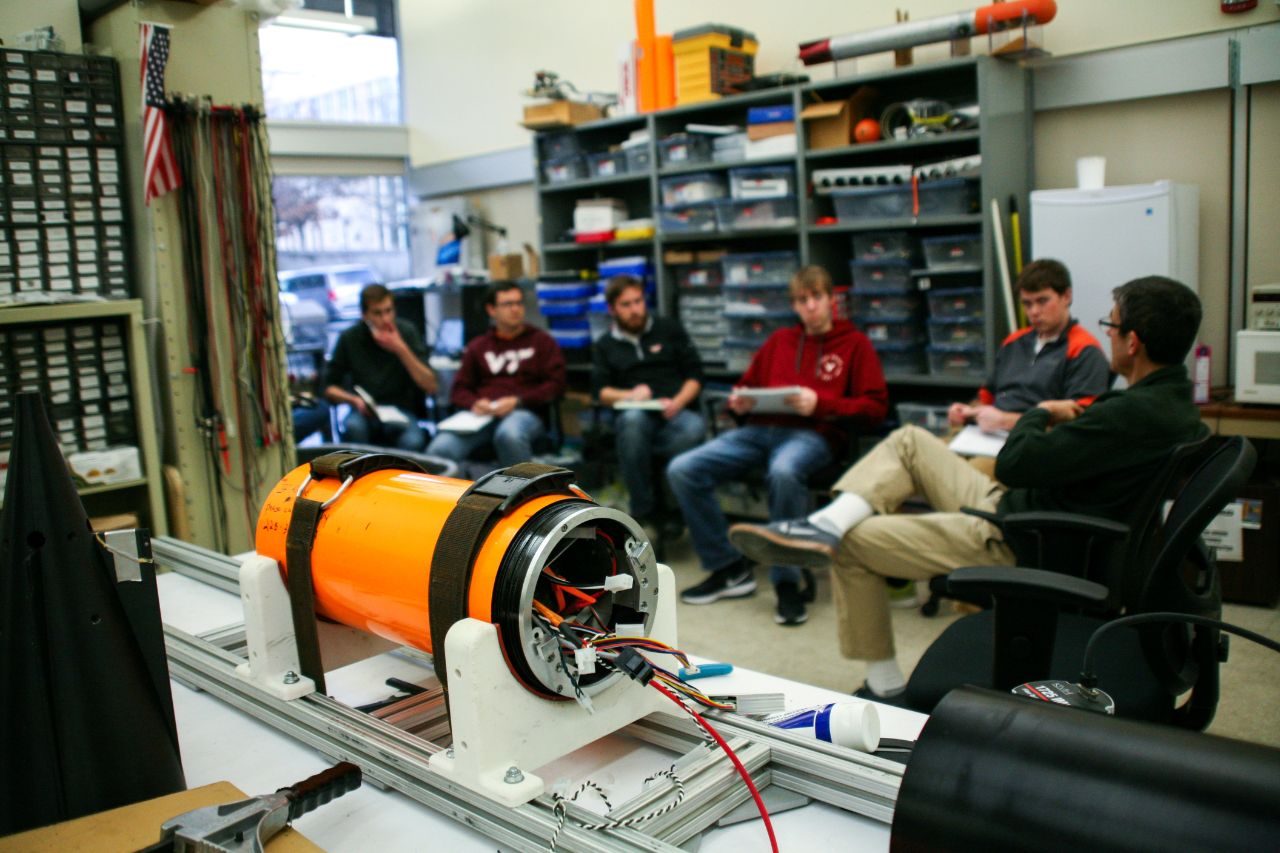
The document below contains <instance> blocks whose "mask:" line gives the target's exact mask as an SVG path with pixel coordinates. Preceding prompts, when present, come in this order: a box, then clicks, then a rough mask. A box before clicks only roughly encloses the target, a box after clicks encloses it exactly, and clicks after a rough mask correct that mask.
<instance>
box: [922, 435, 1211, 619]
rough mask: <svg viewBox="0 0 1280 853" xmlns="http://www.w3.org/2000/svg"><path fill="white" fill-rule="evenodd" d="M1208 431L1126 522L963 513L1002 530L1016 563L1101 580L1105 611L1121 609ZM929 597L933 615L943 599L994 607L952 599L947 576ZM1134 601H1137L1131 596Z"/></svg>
mask: <svg viewBox="0 0 1280 853" xmlns="http://www.w3.org/2000/svg"><path fill="white" fill-rule="evenodd" d="M1209 438H1210V431H1209V428H1208V427H1206V426H1204V425H1203V424H1202V425H1201V427H1200V431H1199V433H1198V434H1197V435H1196V437H1195V438H1194V439H1192V440H1191V441H1188V442H1186V443H1185V444H1180V445H1178V446H1177V447H1175V448H1174V449H1173V450H1172V451H1170V453H1169V457H1168V459H1167V460H1166V461H1165V463H1164V464H1163V465H1161V466H1160V468H1159V470H1158V471H1157V472H1156V474H1155V475H1154V476H1153V477H1152V479H1151V481H1150V483H1149V484H1148V487H1147V489H1146V491H1145V492H1143V493H1142V494H1141V495H1139V496H1138V498H1137V499H1136V500H1135V501H1134V502H1133V503H1132V504H1131V505H1130V510H1129V513H1128V514H1127V516H1126V518H1125V521H1124V522H1116V521H1111V520H1110V519H1105V518H1097V517H1093V516H1085V515H1079V514H1076V513H1065V512H1024V513H1014V514H1011V515H1007V516H1003V517H1002V516H998V515H996V514H995V513H990V512H984V511H982V510H977V509H973V508H971V507H968V508H965V509H964V512H965V513H967V514H969V515H974V516H977V517H979V518H982V519H985V520H986V521H989V522H990V523H991V524H993V525H995V526H996V527H997V528H999V529H1000V532H1001V535H1002V537H1003V539H1004V541H1005V543H1006V544H1007V545H1008V546H1009V548H1010V550H1012V551H1013V555H1014V560H1015V564H1016V565H1018V566H1023V567H1027V568H1035V569H1044V570H1045V571H1051V572H1057V573H1059V574H1064V575H1072V576H1074V577H1081V578H1084V579H1086V580H1092V581H1096V582H1098V583H1100V584H1102V585H1103V586H1105V587H1107V589H1108V590H1110V594H1109V596H1108V599H1107V603H1106V611H1107V612H1110V613H1114V612H1116V611H1118V610H1119V608H1120V607H1121V602H1122V599H1124V598H1125V596H1124V585H1123V584H1122V583H1119V582H1118V580H1119V579H1120V578H1121V577H1122V576H1123V575H1124V571H1125V567H1126V566H1131V565H1134V564H1135V563H1136V562H1137V561H1140V560H1146V561H1149V560H1150V559H1151V558H1152V556H1154V555H1153V554H1151V553H1146V554H1144V553H1143V549H1149V548H1150V543H1151V536H1152V533H1153V532H1154V530H1155V529H1156V528H1158V527H1159V526H1160V520H1161V509H1162V507H1163V504H1164V502H1165V501H1166V500H1168V499H1169V498H1170V497H1172V489H1173V487H1174V486H1175V485H1177V484H1179V483H1180V482H1181V481H1182V480H1183V479H1185V478H1186V477H1187V475H1188V474H1190V473H1191V471H1192V470H1194V469H1195V467H1196V466H1197V465H1198V464H1199V462H1200V461H1201V460H1202V459H1203V457H1204V455H1205V454H1206V453H1207V451H1208V449H1209ZM929 590H930V597H929V600H928V601H927V602H925V603H924V604H923V605H921V608H920V609H921V612H923V613H924V615H926V616H932V615H934V614H935V613H936V612H937V611H938V606H939V603H940V602H941V600H942V599H943V598H948V597H951V598H957V599H959V600H964V601H968V602H969V603H971V604H977V605H980V606H983V607H989V606H990V604H991V600H990V596H986V595H979V596H976V597H966V596H960V595H954V594H953V595H948V593H947V583H946V576H941V577H936V578H933V579H932V580H931V581H930V582H929ZM1128 598H1129V600H1132V596H1129V597H1128Z"/></svg>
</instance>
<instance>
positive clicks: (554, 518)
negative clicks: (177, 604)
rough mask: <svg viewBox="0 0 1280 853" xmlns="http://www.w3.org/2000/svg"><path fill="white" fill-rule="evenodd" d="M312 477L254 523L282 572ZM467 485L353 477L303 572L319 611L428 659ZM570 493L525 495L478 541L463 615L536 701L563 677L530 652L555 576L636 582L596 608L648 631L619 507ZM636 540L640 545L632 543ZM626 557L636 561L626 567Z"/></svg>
mask: <svg viewBox="0 0 1280 853" xmlns="http://www.w3.org/2000/svg"><path fill="white" fill-rule="evenodd" d="M309 474H310V466H308V465H303V466H301V467H298V468H296V469H294V470H293V471H291V472H289V473H288V474H286V475H285V476H284V478H283V479H282V480H280V482H279V483H277V484H276V486H275V488H273V489H272V490H271V492H270V494H269V495H268V496H267V499H266V501H265V503H264V504H263V506H262V510H261V512H260V513H259V515H258V525H257V532H256V539H255V547H256V550H257V552H258V553H259V554H262V555H263V556H266V557H270V558H272V559H274V560H276V561H277V562H279V563H280V565H281V567H282V570H283V571H284V572H285V573H286V574H287V573H288V571H289V566H288V555H287V545H286V542H287V537H288V532H289V525H290V521H291V516H292V513H293V509H294V505H295V502H296V500H297V495H298V490H299V488H300V487H302V486H303V484H304V482H306V480H307V477H308V475H309ZM341 485H342V484H341V481H340V480H337V479H335V478H323V479H314V480H312V481H311V482H309V483H307V484H306V487H305V490H304V492H303V494H304V495H305V497H307V498H310V499H311V500H315V501H321V502H323V501H326V500H328V499H330V498H331V497H333V496H334V495H335V494H336V493H337V492H338V489H339V488H340V486H341ZM471 485H472V483H471V482H470V481H468V480H455V479H450V478H446V477H437V476H434V475H431V474H422V473H416V472H410V471H400V470H380V471H375V472H373V473H370V474H366V475H365V476H363V477H360V478H358V479H356V480H353V481H352V482H351V484H350V485H349V486H348V487H347V489H346V490H345V491H343V492H342V494H341V495H339V496H338V498H337V499H336V500H334V502H333V503H332V504H331V505H330V506H329V507H328V508H326V509H325V510H324V512H323V513H322V515H321V516H320V520H319V522H318V523H317V525H316V533H315V538H314V540H313V544H312V548H311V574H312V585H313V587H314V591H315V604H316V612H317V614H319V615H321V616H325V617H327V618H329V619H332V620H334V621H336V622H340V623H342V624H344V625H348V626H350V627H353V628H358V629H360V630H363V631H368V632H369V633H372V634H376V635H378V636H380V637H384V638H386V639H388V640H391V641H393V642H396V643H401V644H404V645H408V646H413V647H415V648H418V649H421V650H423V651H426V652H432V651H433V650H432V642H431V614H430V606H429V598H430V596H429V589H430V584H431V570H432V557H433V555H434V554H435V551H436V545H437V543H438V542H439V540H440V536H441V532H442V530H443V529H444V525H445V522H446V521H447V520H448V518H449V516H450V514H451V513H452V512H453V510H454V508H455V507H456V505H457V503H458V500H459V499H460V498H461V497H462V496H463V494H464V493H465V492H466V491H467V489H468V488H470V487H471ZM571 489H572V490H571V491H569V492H567V493H556V494H542V495H538V496H536V497H532V498H529V499H528V500H525V501H524V502H522V503H519V504H518V505H516V506H515V507H514V508H512V509H511V510H510V511H509V512H507V513H506V514H505V515H503V516H501V517H500V518H499V519H498V520H497V521H496V522H495V523H494V524H493V525H492V526H491V527H490V528H489V529H488V531H487V533H485V534H484V541H483V543H482V544H481V546H480V547H479V548H478V549H477V551H476V557H475V559H474V561H473V563H472V565H471V567H470V586H469V588H468V590H467V615H468V616H470V617H471V618H474V619H479V620H481V621H484V622H489V623H492V624H494V625H497V626H498V627H499V631H500V638H501V641H502V645H503V650H504V655H505V656H506V657H507V659H508V661H509V662H512V661H513V659H517V658H518V659H520V661H519V662H518V664H513V667H512V668H513V672H514V673H515V674H516V675H517V677H518V678H519V680H521V681H522V682H523V683H525V685H526V686H528V687H530V689H533V690H535V691H536V692H542V693H552V692H560V690H559V688H561V687H563V686H564V685H563V684H560V683H559V679H560V677H561V676H558V675H556V674H555V673H554V670H553V669H550V670H546V671H544V669H545V668H544V667H542V665H541V663H540V661H541V660H542V659H543V658H544V657H545V656H544V655H539V654H538V651H537V648H538V647H539V646H540V645H544V644H545V643H546V641H547V637H548V636H549V635H550V634H551V633H552V632H553V628H551V627H550V626H548V625H546V624H541V623H539V621H538V620H539V617H538V616H536V615H534V612H535V610H536V609H539V608H540V609H541V610H542V611H543V612H545V610H546V608H547V607H548V606H550V605H553V604H554V598H555V596H554V595H553V593H554V592H555V590H554V583H555V582H559V581H560V580H562V578H561V576H562V575H566V574H573V573H577V574H576V576H577V577H578V578H579V580H582V579H583V578H587V577H589V578H590V582H591V583H594V584H602V583H603V581H604V577H605V576H606V575H609V574H611V573H612V574H619V573H628V574H632V575H634V577H635V582H634V584H633V585H632V586H633V587H634V590H635V591H634V592H625V593H622V594H619V595H611V597H610V600H609V601H608V602H607V603H604V602H602V603H601V605H600V608H599V609H600V610H601V611H603V612H604V614H605V615H604V620H605V621H606V622H609V621H611V614H612V619H613V620H615V621H616V620H621V621H624V622H635V621H640V622H646V621H647V619H646V617H648V616H649V615H651V613H652V606H653V604H654V598H653V595H652V590H647V591H646V588H647V587H649V585H650V577H651V575H650V572H656V568H655V563H654V561H653V557H652V549H651V548H648V547H647V546H648V542H647V539H645V538H644V533H643V531H642V530H641V529H640V528H639V526H638V525H636V523H635V522H634V521H632V520H631V519H630V518H628V517H627V516H625V515H623V514H622V513H620V512H618V511H617V510H613V509H609V508H607V507H601V506H599V505H597V504H595V503H594V502H593V501H591V500H590V498H589V497H587V495H585V494H584V493H582V492H581V491H580V490H577V489H576V487H571ZM641 542H643V543H644V544H643V546H639V545H637V543H641ZM637 548H639V551H638V552H637V550H636V549H637ZM646 548H647V550H648V552H649V553H648V555H647V556H644V555H643V552H644V551H645V550H646ZM574 549H577V550H574ZM634 553H641V554H642V556H644V558H643V559H640V560H636V559H630V558H629V557H628V555H629V554H634ZM557 560H562V562H564V563H565V566H564V567H563V568H557V569H556V570H555V571H551V572H550V573H549V576H550V578H552V579H554V581H548V570H550V569H551V567H552V566H553V564H555V563H556V561H557ZM652 577H653V578H654V579H655V580H656V575H652ZM608 608H615V610H616V612H615V611H614V610H610V609H608ZM605 627H611V626H608V625H606V626H605ZM517 647H523V649H524V650H525V651H526V652H530V653H531V655H530V654H525V653H523V652H521V650H520V649H519V648H517ZM525 658H528V660H527V661H525V660H524V659H525Z"/></svg>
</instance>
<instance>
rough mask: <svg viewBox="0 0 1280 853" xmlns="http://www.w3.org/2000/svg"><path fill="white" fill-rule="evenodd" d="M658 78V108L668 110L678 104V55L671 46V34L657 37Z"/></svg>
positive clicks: (656, 62)
mask: <svg viewBox="0 0 1280 853" xmlns="http://www.w3.org/2000/svg"><path fill="white" fill-rule="evenodd" d="M655 65H657V70H658V73H657V78H658V81H657V82H658V86H657V89H658V99H657V100H658V103H657V104H656V108H657V109H660V110H668V109H671V108H672V107H674V106H675V105H676V55H675V52H674V51H673V50H672V47H671V36H669V35H665V36H658V37H657V56H656V57H655Z"/></svg>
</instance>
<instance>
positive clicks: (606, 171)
mask: <svg viewBox="0 0 1280 853" xmlns="http://www.w3.org/2000/svg"><path fill="white" fill-rule="evenodd" d="M587 164H588V166H589V167H590V169H591V177H593V178H611V177H613V176H614V175H625V174H626V173H627V155H626V154H625V153H623V152H621V151H604V152H602V153H600V154H588V155H587Z"/></svg>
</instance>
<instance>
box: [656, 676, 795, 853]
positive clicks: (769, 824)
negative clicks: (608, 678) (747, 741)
mask: <svg viewBox="0 0 1280 853" xmlns="http://www.w3.org/2000/svg"><path fill="white" fill-rule="evenodd" d="M649 686H650V687H655V688H657V690H658V692H659V693H661V694H663V695H664V696H666V697H667V698H668V699H670V700H671V701H672V702H675V703H676V704H677V705H679V706H680V707H681V708H682V709H684V710H685V711H687V712H688V713H689V714H690V715H691V716H692V717H693V718H694V719H695V720H697V722H698V725H700V726H702V728H703V729H704V730H705V731H706V733H707V734H709V735H711V737H713V738H715V741H716V743H718V744H720V748H721V749H723V750H724V754H725V755H727V756H729V760H730V761H732V762H733V766H734V767H735V768H737V770H738V775H739V776H741V777H742V781H743V782H746V783H747V790H748V791H750V792H751V799H753V800H755V801H756V808H757V809H759V810H760V819H761V820H763V821H764V828H765V829H766V830H767V831H768V833H769V845H770V847H771V848H772V849H773V853H778V836H776V835H774V834H773V821H771V820H769V810H768V809H766V808H765V807H764V800H762V799H760V791H759V790H757V789H756V783H755V782H753V781H751V774H750V773H748V772H747V768H746V767H743V766H742V762H741V761H740V760H739V759H738V756H737V755H736V754H735V753H734V751H733V750H732V749H730V748H729V744H728V743H726V742H725V739H724V738H722V737H721V736H720V733H719V732H718V731H716V730H715V729H713V728H712V727H711V724H710V723H708V722H707V721H706V720H704V719H703V718H702V715H701V714H699V713H698V712H697V711H695V710H693V709H692V708H690V707H688V706H687V705H685V704H684V703H683V702H681V701H680V700H679V699H677V698H676V695H675V694H674V693H672V692H671V691H670V690H668V689H667V688H665V687H663V686H662V685H661V684H659V683H658V682H657V681H650V682H649Z"/></svg>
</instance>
